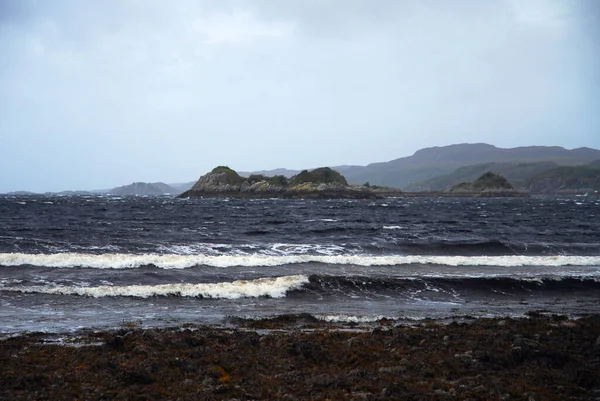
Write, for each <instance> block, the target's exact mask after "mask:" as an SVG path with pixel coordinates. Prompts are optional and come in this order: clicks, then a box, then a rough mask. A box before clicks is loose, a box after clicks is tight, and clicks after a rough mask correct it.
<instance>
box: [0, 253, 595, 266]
mask: <svg viewBox="0 0 600 401" xmlns="http://www.w3.org/2000/svg"><path fill="white" fill-rule="evenodd" d="M300 263H324V264H329V265H354V266H394V265H408V264H434V265H445V266H501V267H518V266H557V267H558V266H600V256H564V255H560V256H524V255H508V256H429V255H427V256H423V255H406V256H402V255H377V256H373V255H283V256H273V255H262V254H246V255H217V256H215V255H160V254H143V255H135V254H118V253H115V254H112V253H107V254H84V253H54V254H26V253H0V266H25V265H28V266H42V267H52V268H74V267H84V268H94V269H132V268H138V267H143V266H155V267H158V268H161V269H185V268H190V267H194V266H211V267H233V266H242V267H257V266H265V267H268V266H282V265H290V264H300Z"/></svg>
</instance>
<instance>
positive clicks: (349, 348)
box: [0, 313, 600, 400]
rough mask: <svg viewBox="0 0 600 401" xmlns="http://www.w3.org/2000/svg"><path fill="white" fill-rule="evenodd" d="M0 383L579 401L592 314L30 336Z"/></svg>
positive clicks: (3, 350)
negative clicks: (412, 322)
mask: <svg viewBox="0 0 600 401" xmlns="http://www.w3.org/2000/svg"><path fill="white" fill-rule="evenodd" d="M0 378H1V380H0V399H7V400H8V399H10V400H19V399H147V400H154V399H182V400H188V399H189V400H192V399H231V400H233V399H237V400H247V399H286V400H295V399H299V400H307V399H313V400H319V399H354V400H360V399H368V400H372V399H382V400H383V399H403V400H411V399H414V400H421V399H471V400H532V399H535V400H551V399H555V400H566V399H581V400H589V399H597V398H599V397H600V315H594V316H587V317H582V318H580V319H575V320H573V319H567V318H566V317H564V316H556V315H554V316H546V315H542V314H536V313H533V314H532V315H531V316H530V317H529V318H519V319H512V318H506V319H465V320H461V321H453V322H449V323H448V322H445V323H442V322H436V321H425V322H420V323H414V324H410V325H408V324H398V323H397V322H390V321H380V322H377V323H375V324H369V325H356V324H332V323H325V322H320V321H316V320H314V319H311V318H310V316H308V317H307V316H284V317H281V318H278V319H272V320H260V321H237V322H233V323H232V324H231V327H208V326H194V325H184V326H182V327H176V328H153V329H144V328H142V327H139V326H138V325H136V324H123V325H122V326H121V327H120V328H119V329H117V330H113V331H102V332H96V331H89V332H80V333H78V334H74V335H70V336H66V337H61V338H58V337H56V336H49V335H48V334H42V333H37V334H35V333H32V334H25V335H17V336H13V337H8V338H4V339H3V340H2V341H0Z"/></svg>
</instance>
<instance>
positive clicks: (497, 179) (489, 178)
mask: <svg viewBox="0 0 600 401" xmlns="http://www.w3.org/2000/svg"><path fill="white" fill-rule="evenodd" d="M444 192H446V193H450V194H457V195H472V196H526V195H525V194H523V193H521V192H518V191H517V190H516V189H515V188H514V187H513V186H512V185H511V184H510V182H508V180H506V178H504V177H502V176H501V175H498V174H494V173H491V172H487V173H485V174H483V175H482V176H481V177H479V178H478V179H476V180H475V181H473V182H461V183H460V184H457V185H453V186H452V187H450V188H447V189H446V190H444Z"/></svg>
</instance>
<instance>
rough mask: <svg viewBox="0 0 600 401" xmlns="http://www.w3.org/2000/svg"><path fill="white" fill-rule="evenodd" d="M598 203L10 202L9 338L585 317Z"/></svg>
mask: <svg viewBox="0 0 600 401" xmlns="http://www.w3.org/2000/svg"><path fill="white" fill-rule="evenodd" d="M599 290H600V200H599V199H598V198H593V197H572V198H569V197H541V198H528V199H523V198H516V199H515V198H510V199H504V198H489V199H488V198H486V199H477V198H410V197H407V198H390V199H383V200H364V201H363V200H277V199H272V200H270V199H261V200H243V199H191V200H185V199H173V198H168V197H151V198H144V197H102V196H80V197H42V196H27V197H25V196H21V197H19V196H2V197H0V306H1V308H0V332H2V333H5V334H7V333H19V332H28V331H45V332H49V333H52V332H68V331H75V330H79V329H82V328H111V327H117V326H119V325H120V324H122V323H124V322H137V323H139V324H141V325H142V326H146V327H153V326H172V325H180V324H185V323H193V324H214V325H225V324H227V322H228V321H231V319H232V318H235V317H239V318H248V319H259V318H265V317H274V316H278V315H285V314H303V313H308V314H310V315H312V316H314V317H315V318H317V319H319V320H321V321H325V322H359V323H360V322H374V321H377V320H380V319H383V318H386V319H395V320H398V321H403V320H404V321H419V320H423V319H448V318H453V317H461V316H472V317H498V316H513V317H518V316H524V315H526V314H527V313H528V312H530V311H533V310H542V311H546V312H547V313H555V314H565V315H568V316H579V315H585V314H589V313H597V312H598V310H599V309H600V291H599Z"/></svg>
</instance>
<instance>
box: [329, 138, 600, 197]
mask: <svg viewBox="0 0 600 401" xmlns="http://www.w3.org/2000/svg"><path fill="white" fill-rule="evenodd" d="M598 159H600V150H596V149H591V148H577V149H573V150H568V149H565V148H562V147H559V146H526V147H518V148H509V149H504V148H498V147H496V146H493V145H488V144H484V143H476V144H457V145H450V146H442V147H432V148H425V149H421V150H419V151H417V152H415V154H414V155H412V156H408V157H402V158H399V159H395V160H391V161H389V162H383V163H372V164H369V165H367V166H338V167H334V168H335V169H336V170H337V171H339V172H340V173H341V174H343V175H344V176H345V177H346V179H347V180H348V182H350V183H353V184H362V183H365V182H367V181H368V182H370V183H371V184H375V185H387V186H392V187H398V188H404V189H405V188H407V187H408V186H409V185H410V184H411V183H419V182H422V181H426V180H429V179H432V178H434V177H437V176H442V175H448V174H450V173H452V172H453V171H454V170H456V169H457V168H459V167H464V166H469V165H475V164H483V163H540V162H553V163H555V164H556V165H567V166H568V165H577V164H585V163H590V162H592V161H594V160H598ZM475 174H476V173H475Z"/></svg>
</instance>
